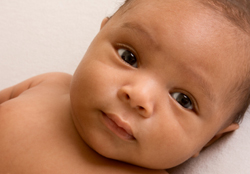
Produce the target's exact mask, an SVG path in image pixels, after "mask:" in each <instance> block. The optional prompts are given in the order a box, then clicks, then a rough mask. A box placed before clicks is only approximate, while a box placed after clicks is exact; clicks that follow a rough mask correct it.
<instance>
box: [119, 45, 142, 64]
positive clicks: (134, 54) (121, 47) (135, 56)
mask: <svg viewBox="0 0 250 174" xmlns="http://www.w3.org/2000/svg"><path fill="white" fill-rule="evenodd" d="M122 49H123V50H124V51H128V52H130V53H131V54H132V55H133V56H134V58H135V60H136V66H133V65H131V64H130V63H129V62H127V61H126V60H124V59H123V58H122V56H121V55H120V54H119V51H120V50H122ZM116 50H117V53H118V56H119V57H121V59H122V60H123V61H124V62H125V63H127V64H128V65H130V66H132V67H134V68H138V66H139V59H138V54H137V53H136V51H135V50H134V49H132V48H131V47H130V46H127V45H124V44H117V48H116Z"/></svg>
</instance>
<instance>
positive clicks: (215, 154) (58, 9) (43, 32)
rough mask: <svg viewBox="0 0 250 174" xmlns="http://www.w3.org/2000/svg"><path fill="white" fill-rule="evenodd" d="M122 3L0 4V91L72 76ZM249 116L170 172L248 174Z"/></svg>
mask: <svg viewBox="0 0 250 174" xmlns="http://www.w3.org/2000/svg"><path fill="white" fill-rule="evenodd" d="M122 2H123V1H122V0H91V1H90V0H42V1H34V0H21V1H20V0H1V1H0V89H3V88H5V87H8V86H10V85H14V84H16V83H18V82H20V81H23V80H25V79H27V78H29V77H32V76H34V75H38V74H41V73H46V72H51V71H61V72H67V73H70V74H73V73H74V70H75V68H76V67H77V65H78V63H79V62H80V60H81V58H82V57H83V55H84V53H85V51H86V49H87V47H88V45H89V43H90V42H91V40H92V39H93V37H94V36H95V35H96V33H97V32H98V31H99V28H100V24H101V21H102V19H103V18H104V17H105V16H108V15H111V14H112V12H114V9H116V8H117V7H118V6H119V5H120V4H122ZM0 97H1V96H0ZM249 117H250V114H248V115H247V116H246V118H245V120H244V122H243V123H242V125H241V128H240V129H239V130H238V131H236V132H235V133H234V134H231V135H228V136H226V137H224V138H223V139H222V140H221V141H219V142H218V143H216V144H215V145H214V146H212V147H210V148H208V149H207V150H205V151H204V152H203V153H202V154H201V155H200V157H198V158H196V159H191V160H190V161H188V162H187V163H185V164H184V165H181V166H180V167H178V168H176V169H175V171H172V172H170V173H171V174H182V173H183V174H185V173H186V174H235V173H237V174H249V173H250V169H249V166H250V128H249V124H250V119H249Z"/></svg>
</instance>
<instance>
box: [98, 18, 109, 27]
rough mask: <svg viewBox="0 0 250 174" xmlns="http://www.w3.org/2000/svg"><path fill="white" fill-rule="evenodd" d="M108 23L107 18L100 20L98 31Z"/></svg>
mask: <svg viewBox="0 0 250 174" xmlns="http://www.w3.org/2000/svg"><path fill="white" fill-rule="evenodd" d="M108 21H109V18H108V17H106V18H104V19H103V20H102V23H101V28H100V29H102V28H103V27H104V26H105V25H106V23H108Z"/></svg>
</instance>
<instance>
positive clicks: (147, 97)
mask: <svg viewBox="0 0 250 174" xmlns="http://www.w3.org/2000/svg"><path fill="white" fill-rule="evenodd" d="M154 94H155V88H154V84H153V83H152V81H150V80H149V81H146V80H143V81H142V82H141V83H140V82H137V83H135V84H129V85H125V86H122V87H121V88H120V89H119V90H118V98H119V99H120V100H121V101H122V102H124V103H126V104H128V105H129V106H130V107H131V108H133V109H134V110H136V111H137V112H138V113H139V115H141V116H143V117H145V118H148V117H150V116H151V115H152V114H153V111H154V98H153V96H154Z"/></svg>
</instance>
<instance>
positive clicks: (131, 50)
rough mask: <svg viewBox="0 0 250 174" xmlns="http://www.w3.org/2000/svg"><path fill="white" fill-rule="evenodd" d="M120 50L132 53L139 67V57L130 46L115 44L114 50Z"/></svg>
mask: <svg viewBox="0 0 250 174" xmlns="http://www.w3.org/2000/svg"><path fill="white" fill-rule="evenodd" d="M120 48H124V49H127V50H129V51H130V52H132V53H133V54H134V55H135V57H136V59H137V65H138V67H139V66H140V64H141V63H140V57H139V55H138V53H137V51H135V49H134V48H132V47H131V46H129V45H126V44H122V43H117V44H116V50H118V49H120Z"/></svg>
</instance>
